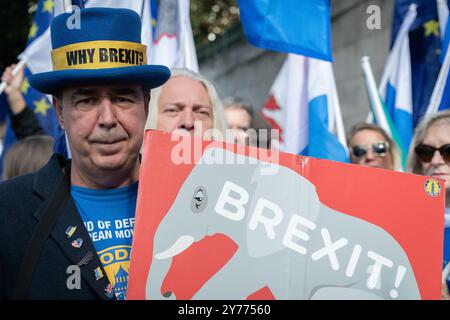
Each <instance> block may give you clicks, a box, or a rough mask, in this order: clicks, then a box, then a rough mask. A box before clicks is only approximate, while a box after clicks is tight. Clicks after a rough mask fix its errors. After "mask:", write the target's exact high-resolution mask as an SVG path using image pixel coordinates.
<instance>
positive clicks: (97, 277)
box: [94, 267, 103, 280]
mask: <svg viewBox="0 0 450 320" xmlns="http://www.w3.org/2000/svg"><path fill="white" fill-rule="evenodd" d="M94 275H95V280H100V279H101V278H103V271H102V269H101V268H100V267H97V269H95V270H94Z"/></svg>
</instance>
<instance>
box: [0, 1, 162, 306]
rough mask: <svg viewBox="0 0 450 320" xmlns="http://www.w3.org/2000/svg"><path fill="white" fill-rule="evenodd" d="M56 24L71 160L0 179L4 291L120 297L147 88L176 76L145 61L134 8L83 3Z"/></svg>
mask: <svg viewBox="0 0 450 320" xmlns="http://www.w3.org/2000/svg"><path fill="white" fill-rule="evenodd" d="M70 17H71V14H62V15H59V16H57V17H56V18H55V19H54V20H53V22H52V25H51V38H52V46H53V51H52V54H51V55H52V62H53V71H51V72H46V73H41V74H35V75H33V76H31V77H30V79H29V82H30V84H31V85H32V86H33V87H34V88H36V89H37V90H39V91H41V92H43V93H47V94H51V95H52V96H53V104H54V107H55V108H56V111H57V114H58V119H59V121H60V124H61V126H62V127H63V128H64V130H65V131H66V135H67V138H68V142H69V146H70V150H71V154H72V160H71V161H68V160H65V159H64V158H62V157H61V156H59V155H56V154H55V155H53V156H52V158H51V159H50V161H49V162H48V164H47V165H46V166H45V167H44V168H42V169H41V170H39V171H38V172H37V173H34V174H30V175H26V176H22V177H19V178H17V179H13V180H10V181H6V182H4V183H2V184H0V299H123V298H125V294H126V290H127V279H128V272H129V257H130V250H131V241H132V235H133V226H134V211H135V206H136V197H137V184H138V178H139V166H140V158H139V149H140V147H141V143H142V141H143V133H144V125H145V121H146V119H147V112H148V102H149V92H150V89H152V88H155V87H158V86H160V85H162V84H163V83H164V82H165V81H167V79H168V78H169V77H170V71H169V70H168V69H167V68H166V67H164V66H157V65H147V62H146V56H147V54H146V47H145V46H144V45H142V44H141V20H140V18H139V16H138V15H137V14H136V13H135V12H134V11H131V10H126V9H111V8H90V9H82V10H81V11H80V28H79V29H76V28H75V29H70V24H69V23H67V20H68V19H69V18H70Z"/></svg>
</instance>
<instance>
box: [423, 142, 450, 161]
mask: <svg viewBox="0 0 450 320" xmlns="http://www.w3.org/2000/svg"><path fill="white" fill-rule="evenodd" d="M436 150H437V151H439V153H440V154H441V157H442V159H444V161H445V162H447V163H449V162H450V143H448V144H444V145H443V146H441V147H440V148H435V147H432V146H429V145H427V144H419V145H418V146H417V147H415V148H414V151H415V152H416V154H417V156H418V157H419V159H420V161H422V162H430V161H431V159H433V156H434V153H435V152H436Z"/></svg>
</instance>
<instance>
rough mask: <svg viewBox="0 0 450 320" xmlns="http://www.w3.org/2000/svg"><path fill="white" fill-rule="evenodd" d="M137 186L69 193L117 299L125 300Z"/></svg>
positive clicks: (76, 190)
mask: <svg viewBox="0 0 450 320" xmlns="http://www.w3.org/2000/svg"><path fill="white" fill-rule="evenodd" d="M137 189H138V183H137V182H136V183H134V184H132V185H131V186H128V187H122V188H118V189H111V190H94V189H88V188H83V187H78V186H72V187H71V194H72V197H73V199H74V201H75V204H76V206H77V209H78V211H79V213H80V215H81V219H82V220H83V222H84V225H85V226H86V229H87V231H88V232H89V236H90V237H91V240H92V242H93V243H94V247H95V249H96V250H97V254H98V256H99V258H100V261H101V262H102V264H103V268H104V269H105V272H106V275H107V277H108V279H109V282H110V283H111V285H112V286H113V292H114V293H115V295H116V297H117V299H121V300H122V299H125V295H126V292H127V287H128V273H129V271H130V252H131V243H132V240H133V227H134V215H135V210H136V198H137Z"/></svg>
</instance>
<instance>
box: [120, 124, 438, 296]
mask: <svg viewBox="0 0 450 320" xmlns="http://www.w3.org/2000/svg"><path fill="white" fill-rule="evenodd" d="M172 140H175V141H172ZM227 157H228V158H227ZM269 163H271V164H272V165H269ZM442 186H443V182H442V181H439V180H434V179H430V178H429V177H424V176H418V175H411V174H405V173H398V172H393V171H388V170H383V169H374V168H367V167H362V166H356V165H351V164H343V163H338V162H333V161H325V160H318V159H313V158H308V157H301V156H297V155H292V154H287V153H277V152H268V151H267V150H264V149H257V148H251V147H245V148H243V147H238V146H236V145H232V144H224V143H218V142H213V143H211V142H205V141H203V142H202V141H200V140H198V139H195V138H186V137H184V138H182V137H179V139H173V138H172V137H171V135H169V134H165V133H162V132H158V131H152V130H149V131H147V132H146V135H145V141H144V149H143V157H142V165H141V173H140V182H139V193H138V203H137V209H136V223H135V229H134V240H133V247H132V252H131V265H130V274H129V284H128V293H127V299H174V298H176V299H192V298H195V299H420V298H421V299H439V298H440V290H441V289H440V288H441V268H442V251H443V230H444V225H443V222H444V221H443V212H444V200H445V199H444V190H445V189H444V188H443V187H442Z"/></svg>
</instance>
